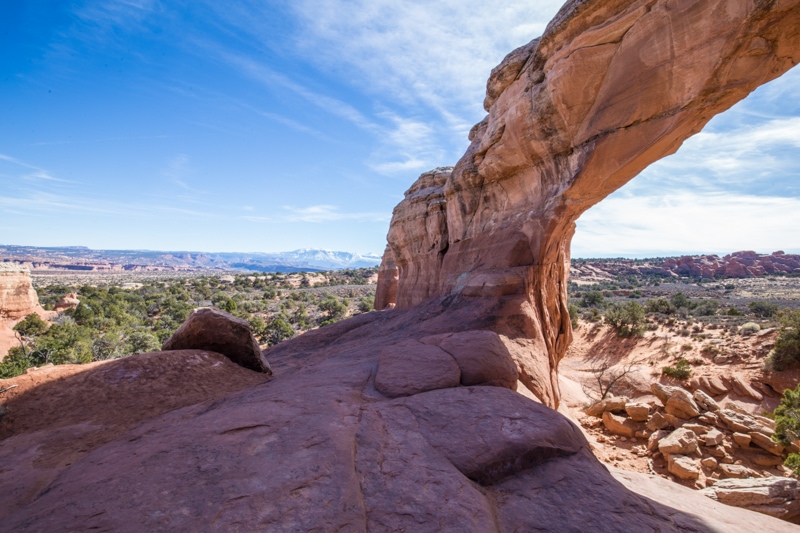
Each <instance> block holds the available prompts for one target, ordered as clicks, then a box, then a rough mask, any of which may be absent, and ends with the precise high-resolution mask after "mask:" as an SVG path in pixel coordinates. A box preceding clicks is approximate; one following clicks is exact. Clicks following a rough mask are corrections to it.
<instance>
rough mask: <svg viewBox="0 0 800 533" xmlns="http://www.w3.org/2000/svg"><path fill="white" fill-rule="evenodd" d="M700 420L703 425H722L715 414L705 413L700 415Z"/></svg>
mask: <svg viewBox="0 0 800 533" xmlns="http://www.w3.org/2000/svg"><path fill="white" fill-rule="evenodd" d="M698 419H699V420H700V422H702V423H703V424H708V425H709V426H719V425H720V419H719V417H718V416H717V415H716V414H714V413H703V414H702V415H700V416H699V417H698Z"/></svg>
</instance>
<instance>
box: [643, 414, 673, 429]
mask: <svg viewBox="0 0 800 533" xmlns="http://www.w3.org/2000/svg"><path fill="white" fill-rule="evenodd" d="M668 425H669V421H667V419H666V418H664V415H662V414H661V413H659V412H658V411H656V412H655V413H653V416H651V417H650V420H648V421H647V429H649V430H650V431H657V430H659V429H664V428H665V427H667V426H668Z"/></svg>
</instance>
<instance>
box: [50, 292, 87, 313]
mask: <svg viewBox="0 0 800 533" xmlns="http://www.w3.org/2000/svg"><path fill="white" fill-rule="evenodd" d="M80 303H81V301H80V300H79V299H78V294H77V293H74V292H70V293H69V294H66V295H64V296H62V297H61V299H60V300H58V301H57V302H56V305H55V306H54V307H53V309H55V310H56V311H66V310H67V309H75V308H76V307H78V306H79V305H80Z"/></svg>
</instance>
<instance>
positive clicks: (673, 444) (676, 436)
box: [658, 428, 697, 455]
mask: <svg viewBox="0 0 800 533" xmlns="http://www.w3.org/2000/svg"><path fill="white" fill-rule="evenodd" d="M658 451H660V452H661V453H663V454H664V455H667V454H681V455H686V454H689V453H694V452H696V451H697V435H695V433H694V431H692V430H690V429H685V428H679V429H676V430H675V431H673V432H672V433H670V434H669V435H667V436H666V437H665V438H663V439H661V440H660V441H659V443H658Z"/></svg>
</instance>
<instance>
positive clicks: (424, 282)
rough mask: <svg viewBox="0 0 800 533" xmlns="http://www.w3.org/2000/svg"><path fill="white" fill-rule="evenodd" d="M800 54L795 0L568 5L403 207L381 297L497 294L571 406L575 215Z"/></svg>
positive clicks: (492, 83) (507, 319) (495, 79)
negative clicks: (566, 388)
mask: <svg viewBox="0 0 800 533" xmlns="http://www.w3.org/2000/svg"><path fill="white" fill-rule="evenodd" d="M798 60H800V9H799V8H798V2H797V1H796V0H784V1H778V2H759V1H752V0H751V1H741V2H729V1H726V0H711V1H708V2H687V1H683V0H660V1H652V0H634V1H631V0H610V1H599V0H571V1H569V2H567V4H566V5H565V6H564V7H563V8H562V9H561V11H560V12H559V13H558V15H557V16H556V18H555V19H554V20H553V21H552V22H551V23H550V25H549V26H548V27H547V29H546V31H545V33H544V35H543V36H542V37H541V38H540V39H536V40H534V41H532V42H531V43H530V44H528V45H526V46H524V47H522V48H520V49H518V50H515V51H514V52H512V53H511V54H509V55H508V56H507V57H506V59H505V60H504V61H503V63H502V64H501V65H500V66H498V67H497V68H496V69H494V70H493V71H492V75H491V77H490V79H489V82H488V84H487V95H486V100H485V102H484V106H485V107H486V110H487V111H488V113H489V114H488V115H487V116H486V118H484V119H483V120H482V121H481V122H480V123H478V124H476V125H475V127H474V128H473V129H472V131H471V132H470V140H471V144H470V146H469V148H468V150H467V152H466V154H465V155H464V156H463V157H462V158H461V159H460V160H459V161H458V163H457V164H456V166H455V168H454V169H453V170H452V172H450V173H447V172H446V171H444V170H440V169H437V171H434V172H433V173H426V174H423V175H422V176H421V177H420V179H419V180H418V181H417V183H415V184H414V185H413V186H412V187H411V189H409V191H408V193H407V194H406V198H405V199H404V200H403V201H402V202H401V203H400V204H399V205H398V207H397V208H396V209H395V212H394V216H393V220H392V223H391V228H390V230H389V236H388V240H389V248H390V253H389V254H388V257H386V261H387V262H392V261H393V262H394V263H395V264H396V266H397V274H396V275H397V282H396V283H391V282H388V281H384V282H383V283H382V284H381V286H380V289H379V293H378V295H377V297H376V302H380V303H381V304H384V305H386V304H390V303H395V304H396V305H397V306H398V307H400V308H409V307H412V306H414V305H417V304H419V303H420V302H422V301H424V300H426V299H427V298H442V297H461V298H464V297H467V298H473V299H474V298H489V299H493V300H495V301H496V302H497V309H498V311H499V312H498V315H499V316H498V320H497V324H496V325H495V326H494V327H493V329H496V330H497V331H498V332H502V333H504V334H506V335H507V336H509V337H511V338H515V339H524V342H523V344H525V351H526V354H524V357H522V359H524V360H528V361H529V362H530V363H531V365H532V366H533V367H536V368H540V369H541V368H543V367H546V368H548V369H549V375H547V376H544V377H543V376H539V380H538V383H534V382H533V381H532V380H529V382H528V383H527V384H528V385H529V387H531V388H532V389H534V392H535V393H536V395H537V396H538V397H539V398H541V399H542V401H544V402H545V403H547V404H549V405H557V403H558V397H559V392H558V385H557V380H556V371H557V368H558V362H559V360H560V359H561V357H562V356H563V355H564V352H565V350H566V348H567V346H568V344H569V342H570V339H571V329H570V322H569V317H568V311H567V294H566V288H567V276H568V272H569V267H568V262H569V249H570V241H571V238H572V235H573V232H574V229H575V221H576V220H577V219H578V217H580V215H581V214H582V213H583V212H584V211H586V210H587V209H589V208H590V207H591V206H592V205H594V204H596V203H597V202H599V201H600V200H602V199H603V198H605V197H606V196H607V195H609V194H610V193H612V192H613V191H615V190H616V189H618V188H619V187H621V186H622V185H623V184H625V183H626V182H627V181H629V180H630V179H632V178H633V177H634V176H636V175H637V174H638V173H639V172H641V171H642V170H643V169H644V168H645V167H646V166H647V165H649V164H650V163H652V162H654V161H656V160H658V159H660V158H662V157H664V156H666V155H669V154H672V153H674V152H675V151H676V150H677V149H678V148H679V147H680V145H681V143H682V142H683V141H684V140H685V139H686V138H688V137H690V136H691V135H694V134H695V133H697V132H699V131H700V130H701V128H702V127H703V126H704V125H705V124H706V123H707V122H708V121H709V120H710V119H711V117H713V116H714V115H716V114H717V113H720V112H722V111H724V110H726V109H728V108H729V107H730V106H732V105H733V104H734V103H736V102H738V101H739V100H741V99H742V98H744V97H745V96H747V94H749V93H750V92H751V91H752V90H753V89H755V88H756V87H758V86H759V85H761V84H763V83H766V82H767V81H770V80H772V79H774V78H776V77H777V76H779V75H780V74H781V73H783V72H785V71H786V70H788V69H789V68H791V67H793V66H794V65H796V64H797V62H798ZM392 292H395V294H396V296H395V298H394V299H392V298H391V297H390V296H389V294H391V293H392ZM521 342H522V341H521Z"/></svg>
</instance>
